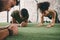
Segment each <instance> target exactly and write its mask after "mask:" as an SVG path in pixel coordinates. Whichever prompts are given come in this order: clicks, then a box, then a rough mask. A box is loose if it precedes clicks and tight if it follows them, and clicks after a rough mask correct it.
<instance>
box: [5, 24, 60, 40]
mask: <svg viewBox="0 0 60 40" xmlns="http://www.w3.org/2000/svg"><path fill="white" fill-rule="evenodd" d="M36 25H37V24H35V23H29V24H28V27H18V31H19V33H18V35H16V36H8V37H7V38H6V39H5V40H60V24H55V26H54V27H51V28H46V25H47V24H45V25H44V26H42V27H37V26H36Z"/></svg>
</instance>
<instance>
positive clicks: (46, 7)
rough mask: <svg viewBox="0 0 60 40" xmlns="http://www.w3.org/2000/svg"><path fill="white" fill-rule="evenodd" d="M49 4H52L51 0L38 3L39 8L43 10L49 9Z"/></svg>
mask: <svg viewBox="0 0 60 40" xmlns="http://www.w3.org/2000/svg"><path fill="white" fill-rule="evenodd" d="M49 6H50V3H49V2H42V3H38V8H40V10H41V11H45V10H48V8H49Z"/></svg>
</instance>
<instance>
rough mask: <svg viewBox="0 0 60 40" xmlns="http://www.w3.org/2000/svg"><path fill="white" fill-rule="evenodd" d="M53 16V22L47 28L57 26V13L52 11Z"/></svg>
mask: <svg viewBox="0 0 60 40" xmlns="http://www.w3.org/2000/svg"><path fill="white" fill-rule="evenodd" d="M51 12H52V13H51V14H52V22H51V23H50V24H49V25H48V26H47V27H52V26H54V24H55V18H56V12H55V11H53V10H51Z"/></svg>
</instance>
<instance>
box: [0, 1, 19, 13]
mask: <svg viewBox="0 0 60 40" xmlns="http://www.w3.org/2000/svg"><path fill="white" fill-rule="evenodd" d="M17 3H18V1H17V0H0V12H1V11H9V10H10V9H11V8H12V7H13V6H14V5H16V4H17Z"/></svg>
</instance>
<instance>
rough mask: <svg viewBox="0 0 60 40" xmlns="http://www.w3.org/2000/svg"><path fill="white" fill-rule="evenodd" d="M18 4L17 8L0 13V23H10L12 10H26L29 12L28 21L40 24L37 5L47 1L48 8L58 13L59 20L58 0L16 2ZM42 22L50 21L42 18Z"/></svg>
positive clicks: (59, 3)
mask: <svg viewBox="0 0 60 40" xmlns="http://www.w3.org/2000/svg"><path fill="white" fill-rule="evenodd" d="M18 1H19V2H20V3H19V5H17V6H14V7H13V8H11V10H10V11H3V12H0V22H8V23H9V22H10V21H11V16H10V15H11V13H12V12H13V11H14V10H21V9H22V8H26V9H27V10H28V12H29V20H30V21H31V22H40V15H41V14H40V11H39V10H37V3H39V2H44V1H48V2H50V8H51V9H52V8H53V9H54V10H56V11H57V13H58V17H59V20H60V0H18ZM44 21H51V20H50V19H49V18H47V17H44Z"/></svg>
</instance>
